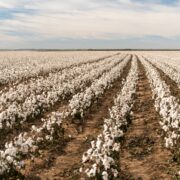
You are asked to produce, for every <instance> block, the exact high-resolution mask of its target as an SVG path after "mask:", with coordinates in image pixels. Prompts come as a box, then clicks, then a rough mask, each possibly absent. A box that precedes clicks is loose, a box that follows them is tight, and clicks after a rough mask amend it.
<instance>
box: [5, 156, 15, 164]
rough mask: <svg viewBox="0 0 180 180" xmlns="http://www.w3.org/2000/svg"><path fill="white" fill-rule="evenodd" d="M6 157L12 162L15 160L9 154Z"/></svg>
mask: <svg viewBox="0 0 180 180" xmlns="http://www.w3.org/2000/svg"><path fill="white" fill-rule="evenodd" d="M6 159H7V161H8V162H9V163H12V162H13V161H14V159H13V158H12V157H11V156H7V157H6Z"/></svg>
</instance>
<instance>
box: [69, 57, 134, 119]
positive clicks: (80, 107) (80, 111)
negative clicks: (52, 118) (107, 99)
mask: <svg viewBox="0 0 180 180" xmlns="http://www.w3.org/2000/svg"><path fill="white" fill-rule="evenodd" d="M130 59H131V56H130V55H129V56H127V57H126V58H125V60H124V61H123V62H122V63H120V64H118V65H117V66H116V67H115V68H113V69H112V70H111V71H110V73H107V74H103V76H102V77H101V78H100V79H97V80H96V81H94V82H93V83H92V85H91V86H90V87H89V88H87V89H86V90H85V91H83V92H80V93H77V94H76V95H74V96H73V98H72V99H71V100H70V102H69V114H70V115H71V116H72V117H79V118H83V116H84V111H85V110H86V109H88V108H89V107H90V106H91V104H92V103H93V102H94V101H96V100H97V99H98V98H99V96H100V95H102V94H103V93H104V91H105V89H108V88H109V87H111V86H112V83H113V82H114V80H115V79H117V78H118V77H120V76H121V75H122V72H123V69H124V67H125V66H126V65H127V62H128V61H129V60H130Z"/></svg>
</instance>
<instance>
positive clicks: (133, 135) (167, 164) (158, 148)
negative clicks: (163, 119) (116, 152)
mask: <svg viewBox="0 0 180 180" xmlns="http://www.w3.org/2000/svg"><path fill="white" fill-rule="evenodd" d="M138 66H139V80H138V84H137V93H136V98H135V104H134V108H133V115H132V117H131V119H132V124H131V125H130V127H129V129H128V131H127V132H126V134H125V140H124V143H123V146H122V149H121V153H120V160H119V162H120V167H121V171H122V172H121V175H122V177H121V179H122V180H130V179H132V180H133V179H134V180H136V179H137V180H141V179H143V180H164V179H166V180H170V179H173V177H175V176H176V175H175V174H176V173H177V172H178V165H177V164H176V163H175V162H172V154H171V152H170V151H168V150H167V149H165V148H164V147H163V140H162V137H161V130H160V125H159V123H158V122H159V120H160V116H159V115H158V113H157V112H156V110H155V108H154V101H153V100H152V91H151V88H150V84H149V81H148V79H147V77H146V75H145V70H144V67H143V65H142V64H141V63H140V61H139V62H138Z"/></svg>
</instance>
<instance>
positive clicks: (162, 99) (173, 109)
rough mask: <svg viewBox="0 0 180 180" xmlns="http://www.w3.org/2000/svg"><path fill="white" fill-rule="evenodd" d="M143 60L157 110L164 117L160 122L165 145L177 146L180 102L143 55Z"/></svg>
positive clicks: (179, 130) (169, 146)
mask: <svg viewBox="0 0 180 180" xmlns="http://www.w3.org/2000/svg"><path fill="white" fill-rule="evenodd" d="M141 62H142V63H143V65H144V66H145V69H146V74H147V77H148V79H149V81H150V84H151V88H152V92H153V99H154V100H155V108H156V111H158V112H159V114H160V115H161V117H162V119H161V120H160V122H159V123H160V125H161V127H162V129H163V130H164V133H165V146H166V147H167V148H171V147H173V146H177V145H178V141H179V139H180V104H179V102H178V100H177V98H176V97H174V96H172V95H171V92H170V89H169V87H168V85H167V84H166V83H165V82H164V81H162V80H161V78H160V74H159V73H158V71H157V70H156V68H154V67H153V66H152V65H151V64H150V63H149V62H148V61H146V60H144V59H143V58H142V57H141Z"/></svg>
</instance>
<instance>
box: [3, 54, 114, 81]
mask: <svg viewBox="0 0 180 180" xmlns="http://www.w3.org/2000/svg"><path fill="white" fill-rule="evenodd" d="M112 54H114V53H112V52H101V53H100V52H72V53H71V52H67V53H61V52H60V53H57V52H50V53H48V52H39V53H38V52H25V53H23V52H12V53H11V52H4V53H3V52H1V53H0V84H8V83H10V84H12V83H14V82H15V83H18V82H20V81H21V80H23V79H27V78H29V77H37V76H38V75H41V74H42V73H50V72H53V71H57V70H59V69H63V68H66V67H70V66H72V65H78V64H80V63H84V62H88V61H93V60H97V59H99V58H102V57H106V56H110V55H112Z"/></svg>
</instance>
